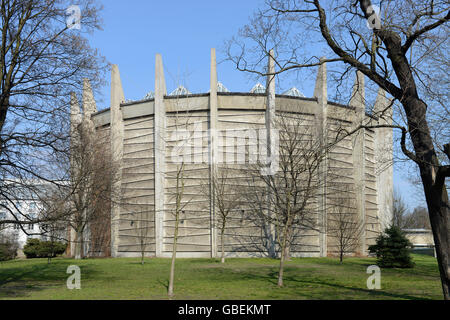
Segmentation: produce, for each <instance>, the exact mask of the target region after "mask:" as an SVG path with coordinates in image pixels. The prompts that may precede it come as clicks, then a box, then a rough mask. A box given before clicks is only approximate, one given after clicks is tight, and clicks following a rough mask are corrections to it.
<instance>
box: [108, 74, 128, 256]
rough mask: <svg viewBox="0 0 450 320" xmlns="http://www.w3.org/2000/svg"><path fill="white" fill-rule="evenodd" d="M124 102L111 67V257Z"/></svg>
mask: <svg viewBox="0 0 450 320" xmlns="http://www.w3.org/2000/svg"><path fill="white" fill-rule="evenodd" d="M124 102H125V96H124V94H123V89H122V82H121V80H120V73H119V67H118V66H117V65H112V69H111V125H110V131H111V158H112V163H113V165H114V167H115V168H116V171H115V172H114V179H113V185H112V191H111V193H112V194H111V199H112V200H111V202H112V203H111V256H112V257H117V256H118V254H119V224H120V202H121V184H122V183H121V182H122V181H121V180H122V166H123V163H122V162H123V135H124V124H123V115H122V110H121V109H120V105H121V104H122V103H124Z"/></svg>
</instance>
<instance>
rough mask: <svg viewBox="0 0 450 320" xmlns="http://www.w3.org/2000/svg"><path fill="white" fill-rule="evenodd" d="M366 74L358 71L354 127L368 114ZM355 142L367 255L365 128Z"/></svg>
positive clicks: (362, 245) (353, 101)
mask: <svg viewBox="0 0 450 320" xmlns="http://www.w3.org/2000/svg"><path fill="white" fill-rule="evenodd" d="M364 86H365V84H364V74H363V73H362V72H360V71H357V72H356V79H355V84H354V85H353V90H352V97H351V99H350V106H351V107H354V108H355V114H354V119H353V127H354V128H357V127H358V126H360V125H361V124H363V122H364V119H365V116H366V107H365V106H366V104H365V87H364ZM352 142H353V181H354V183H355V195H356V197H355V198H356V209H357V213H358V214H359V217H360V219H361V221H362V223H363V228H362V232H361V240H360V252H359V253H360V254H362V255H366V251H367V250H366V196H365V192H366V190H365V181H366V176H365V172H366V169H365V167H366V166H365V159H366V157H365V151H364V148H365V129H360V130H358V131H357V132H356V133H355V134H354V135H353V137H352Z"/></svg>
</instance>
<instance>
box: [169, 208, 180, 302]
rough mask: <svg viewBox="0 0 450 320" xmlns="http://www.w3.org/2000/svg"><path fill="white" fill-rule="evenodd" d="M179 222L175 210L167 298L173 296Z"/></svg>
mask: <svg viewBox="0 0 450 320" xmlns="http://www.w3.org/2000/svg"><path fill="white" fill-rule="evenodd" d="M179 221H180V218H179V212H178V210H177V213H176V216H175V233H174V235H173V248H172V263H171V265H170V278H169V291H168V295H169V297H172V296H173V282H174V277H175V259H176V256H177V240H178V224H179Z"/></svg>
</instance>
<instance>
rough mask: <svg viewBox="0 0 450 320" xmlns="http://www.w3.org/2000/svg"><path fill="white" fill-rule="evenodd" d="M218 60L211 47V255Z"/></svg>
mask: <svg viewBox="0 0 450 320" xmlns="http://www.w3.org/2000/svg"><path fill="white" fill-rule="evenodd" d="M217 105H218V101H217V62H216V49H215V48H212V49H211V77H210V91H209V134H210V136H209V143H210V145H209V170H210V183H209V185H210V199H209V201H210V219H211V220H210V221H211V223H210V236H211V257H212V258H214V257H217V228H216V212H215V199H214V195H215V193H214V183H213V181H214V180H213V179H214V174H215V170H216V157H217V143H218V140H217V139H218V135H217V129H218V128H217V118H218V110H217Z"/></svg>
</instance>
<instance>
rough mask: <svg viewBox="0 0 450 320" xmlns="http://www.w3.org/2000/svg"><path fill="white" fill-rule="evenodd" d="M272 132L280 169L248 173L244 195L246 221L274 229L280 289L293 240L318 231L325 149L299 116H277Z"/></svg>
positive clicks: (261, 167) (259, 167)
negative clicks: (274, 134) (247, 206)
mask: <svg viewBox="0 0 450 320" xmlns="http://www.w3.org/2000/svg"><path fill="white" fill-rule="evenodd" d="M273 128H274V129H275V130H277V131H278V134H279V148H278V154H277V158H278V167H279V169H278V171H277V172H275V173H274V174H267V173H266V171H265V170H264V168H265V167H266V166H267V164H266V163H262V162H259V163H258V164H257V165H256V166H254V167H253V168H252V169H250V174H251V178H250V179H249V183H248V188H247V190H246V191H245V194H246V197H247V198H248V199H247V202H248V204H249V205H250V206H251V210H249V214H247V215H246V217H249V218H250V220H251V221H252V219H253V221H254V223H255V224H258V223H259V224H260V226H268V225H273V226H274V227H275V235H276V243H277V246H278V248H279V252H280V256H281V262H280V272H279V279H278V284H279V286H283V264H284V261H285V259H289V255H290V248H291V245H293V243H294V240H296V239H297V237H298V236H299V235H300V234H301V233H302V232H305V231H308V230H318V229H319V226H318V216H317V204H316V197H317V196H318V195H319V194H320V186H321V185H323V183H324V181H322V180H321V179H320V178H319V169H320V165H321V163H322V162H323V161H325V157H326V148H324V147H323V146H322V145H321V143H320V141H319V139H317V137H316V136H315V132H314V130H313V129H311V126H308V125H306V124H305V120H304V119H303V118H302V115H297V114H290V113H287V112H279V113H277V117H276V119H274V120H273ZM251 217H253V218H251Z"/></svg>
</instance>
